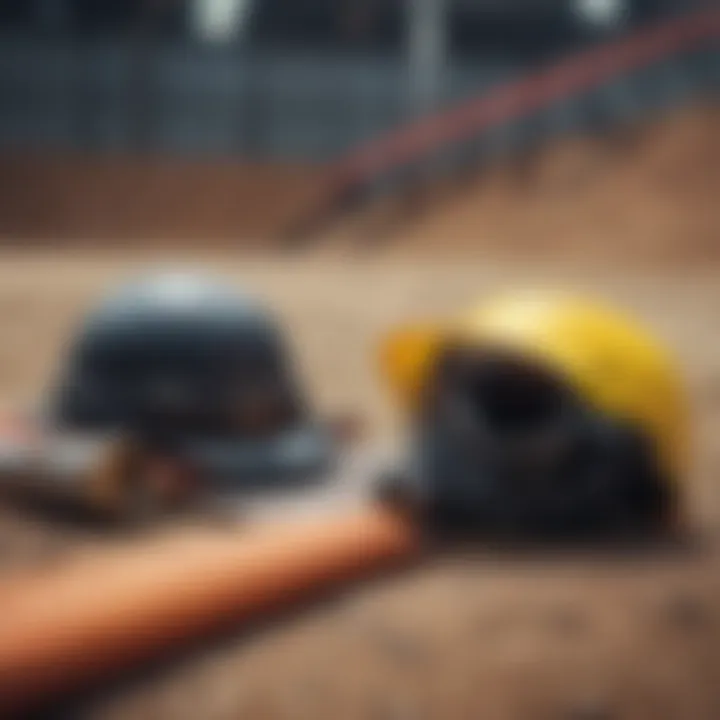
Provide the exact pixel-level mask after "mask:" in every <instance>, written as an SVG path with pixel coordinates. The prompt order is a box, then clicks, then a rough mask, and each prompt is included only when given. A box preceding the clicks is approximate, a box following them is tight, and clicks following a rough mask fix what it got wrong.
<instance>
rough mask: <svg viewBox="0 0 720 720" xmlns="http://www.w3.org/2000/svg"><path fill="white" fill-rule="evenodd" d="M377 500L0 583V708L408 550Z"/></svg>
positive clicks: (364, 571)
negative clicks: (331, 515)
mask: <svg viewBox="0 0 720 720" xmlns="http://www.w3.org/2000/svg"><path fill="white" fill-rule="evenodd" d="M420 545H421V542H420V535H419V533H418V531H417V530H416V528H415V527H414V526H413V523H412V522H411V521H410V520H408V519H406V518H404V517H403V516H401V515H400V514H395V513H393V512H390V511H386V510H384V509H381V508H369V509H366V510H363V511H359V512H358V514H357V515H354V516H350V517H345V518H342V519H332V520H330V519H325V520H319V521H318V520H316V521H315V522H314V523H313V524H310V523H308V522H303V523H299V522H298V523H296V524H295V525H292V526H285V527H280V528H277V527H275V528H273V527H268V526H262V527H260V526H259V527H257V528H255V529H248V530H245V531H244V532H243V533H240V532H237V531H235V532H231V531H227V530H226V531H224V532H220V531H215V532H210V531H205V532H200V531H196V532H195V533H194V534H186V535H183V536H181V537H165V538H161V539H156V540H153V541H151V542H148V541H145V542H135V543H128V544H126V545H123V546H122V547H116V548H114V549H105V550H103V551H100V550H98V551H95V553H93V554H89V555H86V556H83V557H79V558H75V559H74V560H73V561H71V562H69V563H66V564H64V565H60V566H57V567H53V568H47V569H46V570H44V571H42V572H40V573H38V572H37V571H35V572H34V573H32V574H30V573H28V574H22V575H18V576H15V577H11V578H7V579H5V580H4V581H3V582H2V583H0V717H10V716H15V715H16V714H18V713H21V712H27V711H28V709H32V708H33V707H34V706H36V705H37V703H38V702H40V701H41V702H42V703H43V704H44V703H47V702H48V701H50V700H52V699H57V698H58V697H60V696H61V695H64V694H65V693H68V692H78V691H82V690H84V689H87V688H89V687H90V686H91V684H93V683H96V682H99V681H101V680H103V679H106V678H108V677H109V676H112V675H114V674H119V673H122V672H123V671H127V670H129V669H131V668H133V667H135V666H137V665H139V664H142V663H143V662H146V661H149V660H151V659H153V658H157V657H159V656H162V655H165V654H166V653H168V652H170V651H172V650H173V649H178V648H179V647H181V646H182V645H183V644H187V643H188V642H190V641H192V640H198V639H202V638H204V637H206V636H208V635H210V634H212V633H214V632H217V631H219V630H221V629H223V628H228V627H232V628H238V627H239V626H242V625H243V624H247V623H251V622H253V621H255V620H257V619H259V618H261V617H264V616H267V615H268V613H271V612H273V611H278V610H281V609H284V608H285V609H286V608H289V607H292V606H293V605H294V604H297V603H299V602H301V601H303V600H309V599H312V598H313V597H315V596H318V595H319V594H321V593H322V592H323V591H328V590H330V589H332V588H335V587H338V586H341V585H342V584H343V583H346V582H348V581H350V580H353V579H360V578H362V577H363V576H368V575H372V574H373V573H375V572H378V571H379V570H381V569H382V568H384V567H389V566H392V565H393V564H395V563H402V562H404V561H408V560H410V559H411V558H412V557H413V556H414V555H415V554H416V553H417V551H418V550H419V548H420Z"/></svg>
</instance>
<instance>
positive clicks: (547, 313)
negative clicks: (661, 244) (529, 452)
mask: <svg viewBox="0 0 720 720" xmlns="http://www.w3.org/2000/svg"><path fill="white" fill-rule="evenodd" d="M450 344H462V345H466V346H471V347H476V348H478V349H482V348H486V349H488V350H492V351H501V352H507V353H510V354H512V355H514V356H516V357H517V356H519V357H522V358H524V359H528V360H530V361H532V362H534V363H537V364H542V365H543V366H544V367H547V368H548V369H549V370H550V371H551V372H553V373H554V374H555V375H556V376H557V377H560V378H562V379H564V381H565V382H567V383H568V384H569V385H570V386H571V387H572V388H573V389H574V391H575V392H576V393H577V394H578V395H579V396H580V397H581V398H583V399H584V401H585V403H586V404H587V405H588V406H589V407H591V408H594V409H595V410H597V411H598V412H601V413H603V414H604V415H606V416H608V417H611V418H614V419H617V420H622V421H627V422H630V423H632V424H633V425H634V426H635V427H636V428H638V429H639V430H640V431H641V432H643V434H644V435H645V437H646V438H647V439H648V440H649V441H650V442H651V443H653V445H654V446H655V450H656V453H657V457H658V461H659V463H660V467H661V469H662V470H663V471H664V472H665V474H666V475H667V476H668V477H669V478H677V477H678V476H679V474H680V473H681V472H682V470H683V469H684V465H685V456H686V445H687V437H686V427H687V409H686V401H685V392H684V388H683V384H682V381H681V379H680V376H679V373H678V371H677V370H676V366H675V363H674V361H673V359H672V357H671V356H670V354H669V352H668V351H667V349H666V348H665V347H663V345H662V344H661V343H660V342H659V341H658V340H656V339H655V338H654V337H653V335H652V334H651V333H650V332H648V331H647V330H646V329H645V328H644V327H643V326H642V325H641V324H640V323H638V322H636V321H635V320H634V319H632V318H629V317H627V316H625V314H623V313H621V312H618V311H616V310H614V309H612V308H609V307H606V306H604V305H603V304H601V303H597V302H594V301H592V300H588V299H585V298H579V297H575V296H572V295H566V294H562V293H547V292H543V293H526V294H520V295H518V294H514V295H507V296H501V297H497V298H494V299H492V300H490V301H488V302H483V303H480V304H478V305H476V306H475V307H473V308H471V309H470V311H469V312H467V313H463V314H462V315H461V316H460V317H457V318H454V319H452V320H450V321H449V322H446V323H441V324H438V325H425V326H416V327H404V328H400V329H398V330H397V331H395V332H394V333H392V334H391V336H390V337H389V338H388V339H387V340H386V342H385V343H384V344H383V346H382V348H381V358H380V362H381V368H382V372H383V374H384V375H385V377H386V378H387V379H388V381H389V384H390V386H391V388H392V390H393V392H394V394H395V395H396V397H397V399H398V400H399V402H400V404H401V405H402V406H404V407H405V408H406V409H407V410H410V411H412V409H413V408H415V407H416V406H417V403H418V401H419V398H420V395H421V393H422V390H423V388H424V386H425V384H426V383H427V381H428V379H429V376H430V373H431V372H432V366H433V361H434V359H435V358H436V357H437V354H438V352H440V351H441V350H442V349H443V348H445V347H447V346H448V345H450Z"/></svg>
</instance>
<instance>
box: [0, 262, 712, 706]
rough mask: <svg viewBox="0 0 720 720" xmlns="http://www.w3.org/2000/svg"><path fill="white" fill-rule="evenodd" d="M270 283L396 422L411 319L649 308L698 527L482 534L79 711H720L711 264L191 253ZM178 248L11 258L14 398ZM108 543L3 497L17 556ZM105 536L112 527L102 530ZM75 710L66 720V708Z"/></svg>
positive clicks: (320, 361) (344, 403) (323, 376)
mask: <svg viewBox="0 0 720 720" xmlns="http://www.w3.org/2000/svg"><path fill="white" fill-rule="evenodd" d="M186 263H187V264H190V265H192V266H195V267H197V266H198V265H199V266H200V267H203V268H205V269H209V270H215V271H218V272H220V273H223V274H225V275H226V276H229V277H230V278H231V279H232V280H234V281H235V282H237V283H238V284H242V285H245V286H246V287H249V288H250V289H251V290H253V291H255V292H257V293H258V294H259V295H260V296H262V297H264V298H266V299H267V300H268V302H269V303H270V304H271V305H272V306H273V307H274V308H276V310H277V312H278V314H279V316H280V318H281V319H282V321H283V322H284V323H285V324H286V325H287V327H288V329H289V330H290V331H291V339H292V346H293V349H294V351H295V353H296V355H297V359H298V363H299V365H300V367H301V369H302V372H303V374H304V376H305V379H306V381H307V383H308V386H309V388H310V389H311V391H312V393H313V394H314V396H315V397H316V399H317V404H318V406H319V407H320V409H321V410H322V411H323V412H326V413H330V412H336V411H344V410H346V409H348V408H353V409H356V410H358V411H359V412H361V413H362V414H363V415H364V416H365V417H366V418H367V420H368V424H369V425H370V427H371V428H372V429H373V431H374V432H376V433H377V434H378V435H379V436H383V437H387V436H388V434H389V431H390V430H391V429H392V428H393V427H394V416H393V412H392V408H390V407H389V406H388V404H387V402H386V401H385V398H384V396H383V393H382V388H381V387H380V385H379V383H378V381H377V379H376V377H375V373H374V365H373V364H374V357H373V346H374V344H375V343H376V342H377V340H378V339H379V338H380V337H381V336H382V334H383V333H384V332H385V331H386V330H387V329H388V328H389V327H390V326H392V325H393V324H394V323H396V322H398V321H400V320H402V319H404V318H407V317H417V316H423V315H436V314H442V313H445V312H447V311H451V310H453V309H455V308H457V307H459V306H461V305H462V304H463V303H465V302H467V301H468V300H471V299H473V298H475V297H477V296H478V295H482V294H484V293H487V292H491V291H492V290H494V289H497V288H512V287H527V286H539V287H545V286H555V285H562V286H564V287H571V288H575V289H578V290H581V291H587V292H592V293H598V294H601V295H603V296H605V297H608V298H609V299H611V300H612V301H614V302H616V303H619V304H621V305H624V306H627V307H628V308H630V309H631V310H634V311H635V312H637V313H639V314H640V315H641V316H642V317H644V318H646V320H647V321H648V322H649V323H650V324H651V325H652V326H653V327H654V328H655V329H656V330H657V332H658V333H659V334H660V335H662V336H663V337H665V338H666V339H667V341H668V342H669V343H670V344H671V345H672V347H673V348H674V349H675V351H676V353H677V356H678V358H679V363H680V365H681V367H682V370H683V372H684V374H685V376H686V378H687V383H688V388H689V392H690V394H691V397H692V401H693V408H694V419H693V421H694V425H695V430H696V437H697V448H696V463H695V465H694V467H693V468H692V469H691V471H690V472H689V473H688V478H687V481H686V487H687V492H688V496H689V500H690V508H691V514H692V524H693V531H692V536H691V538H689V539H688V541H687V543H685V544H683V545H682V546H680V547H672V548H654V549H650V550H644V551H636V552H634V553H627V552H626V553H614V554H613V553H610V552H606V553H605V554H604V555H603V556H600V555H597V554H595V555H591V554H588V553H575V554H567V555H565V556H564V557H543V556H542V555H539V554H536V555H533V554H529V553H524V554H521V553H515V554H512V553H507V552H501V551H493V550H489V549H485V550H481V549H473V550H472V551H467V552H466V553H464V554H453V555H452V556H449V557H443V558H437V559H435V560H433V561H431V562H429V563H428V564H427V565H426V566H423V567H421V568H416V569H413V570H412V571H409V572H408V573H405V574H402V575H400V576H397V577H395V578H389V579H386V580H383V581H381V582H379V583H377V584H376V585H374V586H372V587H366V588H362V589H360V590H359V591H358V592H356V593H351V594H349V595H345V596H343V597H339V598H337V599H335V600H334V601H333V602H331V603H329V604H327V605H323V606H322V607H321V608H317V609H315V610H311V611H309V612H303V613H301V614H299V615H298V616H295V617H288V618H285V619H284V620H283V621H282V622H281V623H279V624H277V625H275V626H273V627H267V628H263V629H260V630H259V631H258V632H256V633H253V634H251V635H250V636H248V635H247V634H243V635H238V636H236V637H234V636H228V637H226V638H223V639H222V641H221V642H219V643H216V644H214V645H213V646H212V647H208V648H204V649H202V650H201V651H199V652H195V653H193V654H192V655H191V656H188V657H184V658H180V659H178V660H177V661H176V662H172V663H168V664H164V665H163V666H162V667H159V668H156V669H154V670H153V672H151V673H144V674H143V677H142V678H140V679H135V680H133V681H131V682H129V683H127V684H125V685H124V686H123V687H121V688H115V689H109V690H108V691H107V692H104V693H101V695H100V696H99V697H98V698H95V699H94V700H92V701H91V702H89V703H87V704H86V705H84V706H83V707H82V708H81V709H78V710H74V711H73V712H72V714H71V717H82V718H89V719H93V720H94V719H96V718H97V719H100V718H103V719H105V718H107V719H113V720H115V719H117V720H126V719H129V718H148V719H150V718H153V719H154V718H158V719H165V718H167V719H168V720H169V719H171V718H173V719H174V718H178V719H182V718H187V719H188V720H191V719H195V718H201V717H202V718H209V719H210V718H212V719H215V718H217V719H218V720H220V719H221V718H222V719H225V718H227V719H228V720H229V719H230V718H233V719H237V718H250V719H253V720H254V719H255V718H257V719H258V720H262V719H265V718H267V719H270V718H278V719H284V718H287V719H290V718H312V719H316V720H320V719H321V718H322V719H325V718H328V719H329V718H333V719H339V718H343V719H344V718H347V719H348V720H350V719H352V718H368V719H373V720H375V719H378V720H380V719H385V718H387V719H393V720H394V719H396V718H397V719H398V720H399V719H403V720H405V719H408V720H409V719H411V718H412V719H415V718H423V719H424V718H437V719H438V720H453V719H454V718H458V719H465V718H467V719H468V720H469V719H471V718H483V719H486V718H487V719H488V720H493V719H494V718H498V719H500V718H503V719H505V718H508V719H514V718H518V719H525V718H530V719H532V720H534V719H535V718H538V719H541V720H542V719H543V718H548V720H550V719H556V718H557V719H558V720H564V719H566V718H567V719H568V720H603V719H605V718H613V719H615V718H628V719H633V720H634V719H635V718H638V719H642V718H648V719H652V720H663V719H667V720H670V719H672V720H694V719H696V718H697V719H698V720H705V719H707V720H712V719H714V718H717V717H720V553H718V550H717V547H716V538H718V537H720V535H719V534H718V530H720V490H719V488H718V484H717V475H718V472H720V450H719V449H718V448H719V447H720V445H718V439H719V438H720V333H718V331H717V329H718V328H719V327H720V282H718V272H717V271H714V270H712V269H695V270H692V271H691V270H687V271H683V272H682V273H679V272H675V273H670V272H660V271H658V272H649V271H647V270H646V271H645V272H638V271H629V270H623V269H621V267H620V266H618V267H615V268H611V269H597V268H592V267H591V266H589V265H588V264H585V265H583V266H581V265H571V264H569V263H564V264H558V263H555V264H553V265H538V264H530V263H528V262H523V261H515V262H512V263H510V262H506V261H503V262H499V261H489V260H487V259H484V258H477V257H475V256H473V257H470V258H465V259H464V260H463V261H462V262H451V261H447V262H437V261H433V262H422V261H415V262H413V263H409V262H404V261H402V260H400V259H398V260H392V259H386V260H384V261H375V260H371V259H368V258H367V257H366V258H357V257H356V258H354V259H352V260H349V259H347V258H346V259H337V258H329V257H326V258H324V259H323V258H317V257H316V258H314V259H306V260H294V261H293V260H263V259H250V258H239V257H231V256H227V255H226V256H219V255H218V256H214V257H212V256H206V257H204V258H201V259H197V258H187V259H185V260H178V258H177V256H173V261H172V266H173V267H178V266H183V265H185V264H186ZM163 264H164V262H163V258H159V257H158V256H145V257H141V256H140V255H137V254H136V255H135V256H129V255H128V254H125V255H120V254H116V255H114V256H113V255H110V254H104V255H100V254H95V255H91V254H89V253H79V252H77V253H75V254H72V253H70V252H66V253H64V254H61V253H58V254H56V255H54V256H53V255H50V254H48V253H44V254H34V255H33V254H20V253H15V254H13V253H9V252H7V251H6V252H4V253H3V255H2V256H1V257H0V320H1V321H2V327H3V342H2V343H1V344H0V393H1V397H2V399H3V402H4V403H6V404H7V405H18V404H23V403H30V402H33V401H34V400H35V399H37V396H38V393H39V392H40V390H41V389H42V388H43V387H44V386H46V385H47V384H48V383H49V382H51V379H52V377H53V372H54V368H55V364H56V362H57V359H58V356H59V355H60V354H61V352H62V348H63V346H64V340H65V339H66V337H67V336H68V333H69V332H70V331H71V329H72V328H73V326H74V324H75V323H76V322H77V319H78V316H79V314H80V313H81V312H82V310H83V309H84V308H85V307H87V305H88V304H89V303H92V301H93V300H94V299H95V298H96V297H97V296H98V295H99V294H100V293H102V291H103V289H104V288H106V287H107V286H108V285H109V284H111V283H113V282H116V281H118V280H120V279H122V278H124V277H127V276H128V275H132V274H134V273H136V272H138V271H139V270H141V269H145V268H146V267H147V266H148V265H154V266H157V265H163ZM98 541H99V540H98V539H97V538H95V537H94V536H93V535H90V534H89V533H88V532H87V531H84V530H82V529H79V528H75V529H70V528H67V527H61V526H57V525H52V524H48V523H46V522H43V520H42V519H39V518H35V517H28V516H23V515H20V514H18V513H17V512H16V511H15V510H13V509H11V508H9V507H0V567H1V568H3V569H4V570H5V571H7V570H8V569H9V568H11V567H17V566H21V565H23V566H28V565H31V564H32V563H42V562H46V561H48V559H49V558H54V559H58V558H61V557H62V556H63V555H64V554H65V553H70V552H73V549H74V548H76V547H78V546H83V545H88V544H93V543H96V542H98ZM102 542H112V540H111V539H108V538H103V539H102ZM61 716H62V715H61Z"/></svg>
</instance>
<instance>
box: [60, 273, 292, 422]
mask: <svg viewBox="0 0 720 720" xmlns="http://www.w3.org/2000/svg"><path fill="white" fill-rule="evenodd" d="M289 375H290V368H289V367H287V364H286V356H285V351H284V348H283V347H282V343H281V337H280V332H279V329H278V327H277V326H276V323H275V321H274V318H273V317H272V316H271V315H270V314H269V313H268V312H267V310H265V308H263V307H261V306H259V305H258V304H257V303H256V302H255V301H254V300H252V299H250V298H248V297H245V296H244V295H242V294H239V293H237V292H235V291H234V290H233V289H231V288H229V287H227V286H225V285H223V284H221V283H218V282H216V281H214V280H212V279H209V278H205V277H202V276H197V275H192V274H187V273H161V274H157V275H151V276H148V277H144V278H140V279H138V280H135V281H133V282H130V283H128V284H127V285H125V286H123V287H121V288H120V290H119V291H116V292H113V293H112V294H111V295H109V296H108V297H107V298H106V299H105V300H104V301H103V302H102V303H101V304H100V306H99V307H98V308H97V309H96V310H94V311H93V312H91V313H90V314H89V316H88V317H87V318H86V319H85V321H84V323H83V325H82V327H81V329H80V332H79V333H78V335H77V337H76V339H75V341H74V343H73V344H72V345H71V347H70V349H69V356H68V360H67V366H66V368H65V369H64V371H63V374H62V377H61V381H60V387H59V389H58V392H57V394H56V402H55V403H54V408H53V413H52V414H53V416H54V420H55V422H56V423H57V424H58V425H59V426H60V427H62V428H71V429H79V430H107V429H132V430H142V431H153V430H162V429H166V430H167V429H169V428H173V427H175V426H177V427H178V428H180V427H182V428H184V432H187V433H189V434H198V433H202V432H206V431H212V432H216V431H219V430H221V429H222V428H223V425H224V424H226V423H227V422H229V418H230V415H231V413H232V409H233V408H232V404H233V403H234V402H235V401H236V400H237V397H236V395H237V393H241V392H242V390H243V388H247V387H249V386H255V387H257V386H258V385H259V384H262V383H274V384H275V385H276V386H278V387H280V386H282V390H283V392H286V393H288V394H292V393H293V392H294V389H293V390H291V388H290V387H289V386H290V377H289Z"/></svg>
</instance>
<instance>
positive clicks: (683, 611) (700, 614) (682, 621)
mask: <svg viewBox="0 0 720 720" xmlns="http://www.w3.org/2000/svg"><path fill="white" fill-rule="evenodd" d="M663 614H664V617H665V619H666V620H667V621H668V622H669V623H671V624H672V625H674V626H675V627H679V628H681V629H683V630H697V629H700V628H703V627H705V626H706V625H707V623H708V621H709V613H708V609H707V607H706V606H705V605H704V603H703V602H702V601H701V600H700V599H699V598H696V597H693V596H691V595H676V596H674V597H671V598H670V599H669V600H668V601H667V603H666V605H665V607H664V613H663Z"/></svg>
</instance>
